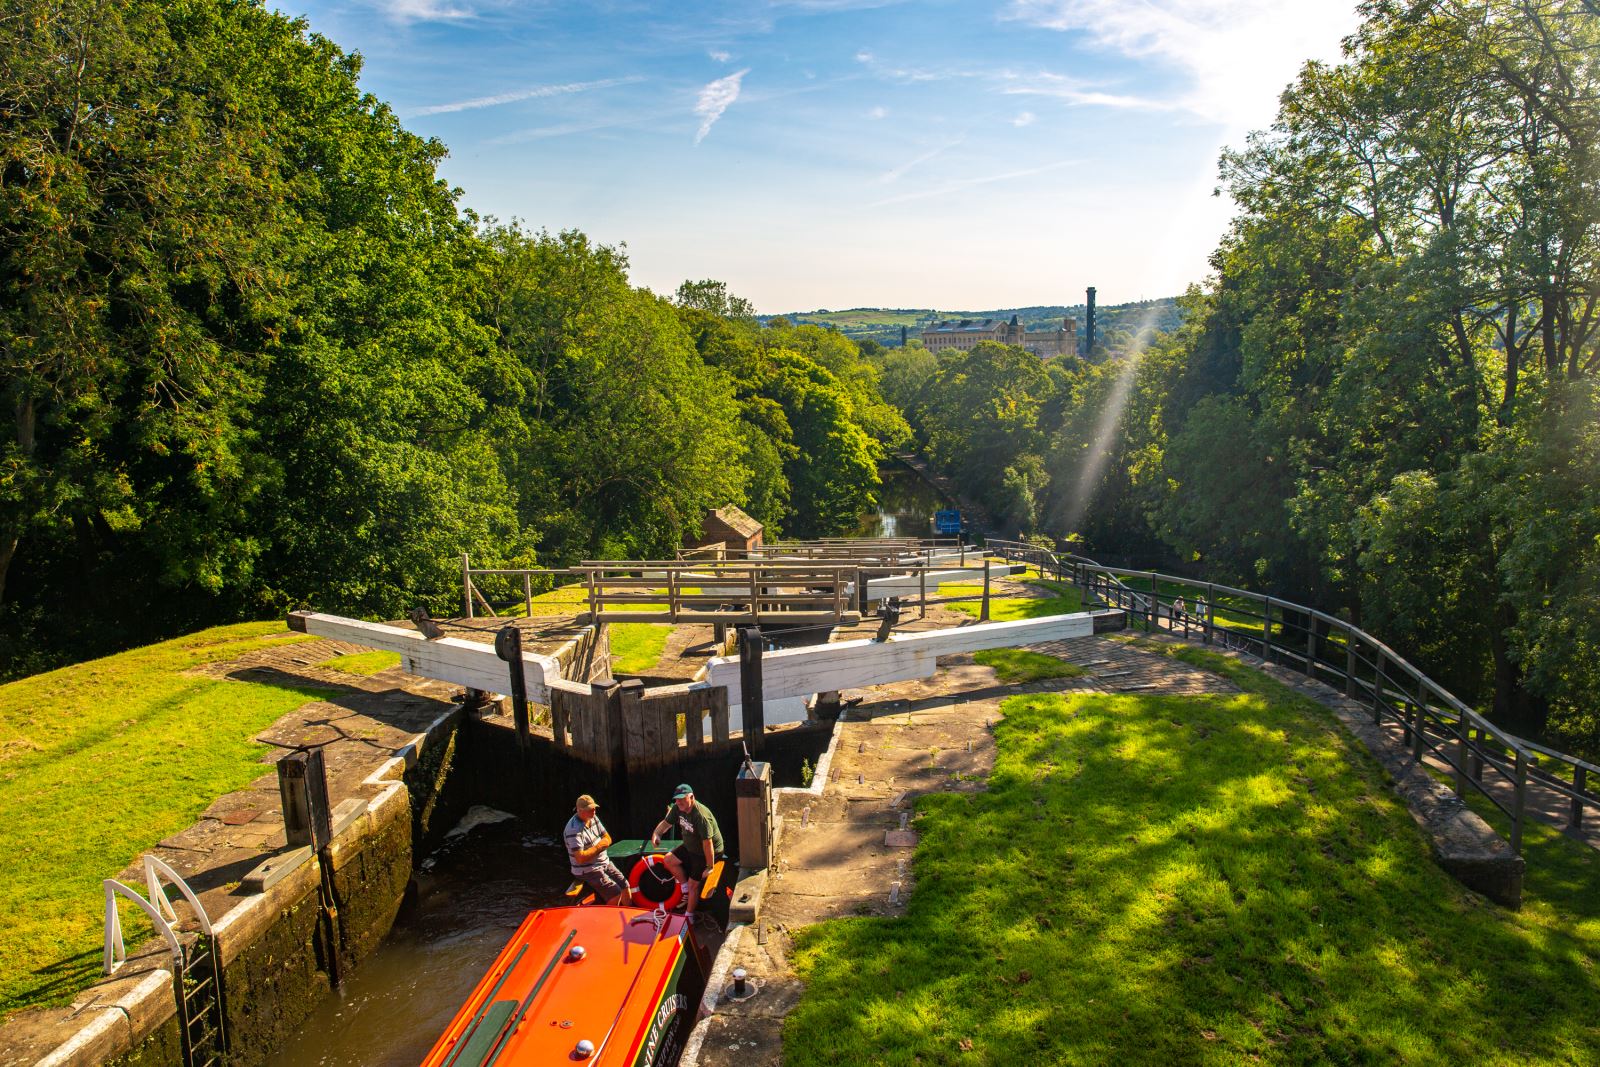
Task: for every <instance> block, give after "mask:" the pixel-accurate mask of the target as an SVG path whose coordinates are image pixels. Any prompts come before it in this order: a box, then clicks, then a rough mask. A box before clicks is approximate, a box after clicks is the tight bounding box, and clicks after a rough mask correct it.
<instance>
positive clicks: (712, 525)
mask: <svg viewBox="0 0 1600 1067" xmlns="http://www.w3.org/2000/svg"><path fill="white" fill-rule="evenodd" d="M761 533H762V526H761V524H760V523H759V522H757V521H756V520H754V519H752V518H751V517H750V516H748V515H746V514H745V513H744V512H742V511H740V510H739V509H738V508H736V507H734V506H733V505H732V504H729V505H727V506H726V507H720V508H711V509H709V510H707V511H706V515H705V518H704V519H702V520H701V522H700V536H699V537H693V536H686V537H685V538H684V539H683V547H684V548H705V549H710V548H715V547H716V546H718V545H721V546H722V547H723V550H724V554H726V555H729V556H733V557H734V558H738V557H739V556H742V555H744V554H745V553H746V552H748V551H749V550H750V549H752V548H755V547H757V546H758V545H760V544H761Z"/></svg>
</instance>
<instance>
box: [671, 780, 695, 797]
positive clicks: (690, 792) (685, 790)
mask: <svg viewBox="0 0 1600 1067" xmlns="http://www.w3.org/2000/svg"><path fill="white" fill-rule="evenodd" d="M692 796H694V787H693V786H692V785H690V784H689V783H688V782H684V783H683V784H682V785H680V786H678V788H676V789H674V790H673V791H672V799H673V800H677V799H678V798H679V797H692Z"/></svg>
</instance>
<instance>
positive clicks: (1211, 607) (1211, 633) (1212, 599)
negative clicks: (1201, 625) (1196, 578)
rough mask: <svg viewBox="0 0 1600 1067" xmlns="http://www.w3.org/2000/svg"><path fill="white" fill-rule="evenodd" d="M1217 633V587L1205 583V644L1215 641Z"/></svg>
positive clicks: (1210, 583)
mask: <svg viewBox="0 0 1600 1067" xmlns="http://www.w3.org/2000/svg"><path fill="white" fill-rule="evenodd" d="M1216 632H1217V587H1216V585H1215V584H1214V583H1212V582H1207V583H1206V644H1208V645H1209V644H1211V643H1212V641H1213V640H1215V636H1216Z"/></svg>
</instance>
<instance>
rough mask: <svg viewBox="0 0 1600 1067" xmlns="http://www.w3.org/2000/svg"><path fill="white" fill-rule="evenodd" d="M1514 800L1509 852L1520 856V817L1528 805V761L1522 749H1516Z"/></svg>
mask: <svg viewBox="0 0 1600 1067" xmlns="http://www.w3.org/2000/svg"><path fill="white" fill-rule="evenodd" d="M1516 774H1517V778H1516V786H1517V792H1516V798H1515V799H1514V800H1513V801H1512V806H1511V851H1513V852H1515V853H1516V854H1517V855H1519V856H1520V855H1522V816H1523V812H1524V811H1526V810H1527V805H1528V760H1527V757H1526V756H1525V755H1523V752H1522V749H1520V748H1519V749H1517V767H1516Z"/></svg>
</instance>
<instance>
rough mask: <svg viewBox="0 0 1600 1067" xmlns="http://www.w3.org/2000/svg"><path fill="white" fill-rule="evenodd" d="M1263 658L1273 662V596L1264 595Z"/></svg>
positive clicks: (1262, 616) (1262, 621)
mask: <svg viewBox="0 0 1600 1067" xmlns="http://www.w3.org/2000/svg"><path fill="white" fill-rule="evenodd" d="M1261 599H1262V608H1261V658H1262V659H1264V660H1266V661H1267V662H1268V663H1271V662H1272V598H1271V597H1262V598H1261Z"/></svg>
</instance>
